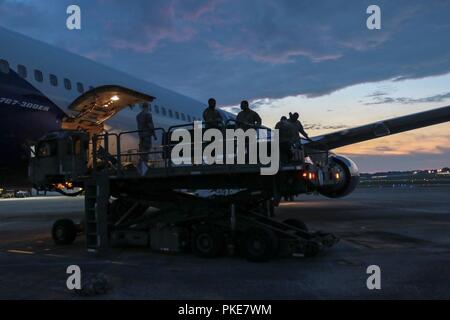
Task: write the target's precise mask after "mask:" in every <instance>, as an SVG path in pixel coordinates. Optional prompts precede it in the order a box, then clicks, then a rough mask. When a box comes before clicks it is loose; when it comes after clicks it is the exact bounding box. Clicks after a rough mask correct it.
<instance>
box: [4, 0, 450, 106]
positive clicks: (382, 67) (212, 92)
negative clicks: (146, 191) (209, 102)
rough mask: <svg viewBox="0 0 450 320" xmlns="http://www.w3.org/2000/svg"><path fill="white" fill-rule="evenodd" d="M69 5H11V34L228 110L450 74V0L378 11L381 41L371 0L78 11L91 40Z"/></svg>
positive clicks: (147, 4) (165, 4)
mask: <svg viewBox="0 0 450 320" xmlns="http://www.w3.org/2000/svg"><path fill="white" fill-rule="evenodd" d="M70 4H72V1H69V0H60V1H26V0H21V1H13V0H0V16H1V17H2V20H1V22H0V23H1V24H2V25H4V26H6V27H7V28H10V29H13V30H16V31H18V32H22V33H25V34H28V35H30V36H32V37H35V38H37V39H40V40H43V41H46V42H49V43H52V44H55V45H57V46H60V47H63V48H66V49H68V50H70V51H73V52H75V53H79V54H82V55H85V56H87V57H90V58H93V59H96V60H98V61H101V62H102V63H105V64H107V65H111V66H113V67H115V68H118V69H122V70H124V71H126V72H128V73H132V74H134V75H136V76H138V77H141V78H144V79H147V80H150V81H153V82H155V83H157V84H160V85H162V86H166V87H168V88H171V89H174V90H177V91H180V92H182V93H185V94H187V95H190V96H193V97H196V98H199V99H201V100H206V99H207V98H209V97H210V96H215V97H217V99H218V101H219V104H221V105H222V104H224V105H233V104H237V103H239V101H240V100H241V99H244V98H245V99H248V100H257V99H261V98H267V97H269V98H279V97H285V96H290V95H299V94H304V95H307V96H320V95H324V94H328V93H330V92H333V91H335V90H338V89H340V88H344V87H347V86H350V85H354V84H359V83H365V82H375V81H380V80H386V79H396V80H397V81H400V80H403V79H410V78H422V77H426V76H431V75H439V74H445V73H448V72H450V42H449V41H448V35H449V34H450V19H448V17H449V15H450V1H439V0H436V1H420V0H410V1H388V0H379V1H377V4H378V5H379V6H380V7H381V10H382V29H381V30H375V31H371V30H368V29H367V28H366V18H367V14H366V8H367V7H368V6H369V5H370V4H372V1H368V0H351V1H349V0H330V1H312V0H303V1H297V0H295V1H294V0H247V1H238V0H203V1H202V0H152V1H144V0H134V1H121V0H120V1H119V0H96V1H94V0H89V1H88V0H79V1H77V4H79V5H80V6H81V9H82V27H83V29H82V30H81V31H80V32H70V31H68V30H67V29H66V28H65V19H66V14H65V9H66V7H67V6H68V5H70ZM380 93H382V92H380ZM382 97H383V98H389V97H387V96H383V95H379V96H378V98H382ZM373 98H376V97H373ZM380 101H381V100H380ZM374 102H377V101H374Z"/></svg>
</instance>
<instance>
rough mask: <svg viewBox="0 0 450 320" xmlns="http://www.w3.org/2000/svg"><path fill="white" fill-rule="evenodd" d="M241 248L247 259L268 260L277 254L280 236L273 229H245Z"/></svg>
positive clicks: (253, 260) (255, 260) (254, 260)
mask: <svg viewBox="0 0 450 320" xmlns="http://www.w3.org/2000/svg"><path fill="white" fill-rule="evenodd" d="M239 248H240V251H241V252H242V254H243V255H244V256H245V257H246V258H247V260H249V261H252V262H266V261H269V260H270V259H271V258H273V257H274V256H275V254H276V252H277V249H278V238H277V236H276V235H275V233H274V232H273V231H272V230H269V229H263V228H250V229H247V230H246V231H245V233H244V235H243V238H242V240H241V243H240V245H239Z"/></svg>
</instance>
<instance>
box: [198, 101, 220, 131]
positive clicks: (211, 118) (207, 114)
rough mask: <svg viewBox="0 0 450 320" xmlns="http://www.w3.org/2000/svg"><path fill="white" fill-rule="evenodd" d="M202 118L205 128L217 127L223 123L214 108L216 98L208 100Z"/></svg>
mask: <svg viewBox="0 0 450 320" xmlns="http://www.w3.org/2000/svg"><path fill="white" fill-rule="evenodd" d="M203 120H204V121H205V128H206V129H210V128H219V127H220V126H221V125H222V124H223V118H222V116H221V115H220V112H219V111H217V109H216V100H215V99H214V98H211V99H209V100H208V107H207V108H206V109H205V111H203Z"/></svg>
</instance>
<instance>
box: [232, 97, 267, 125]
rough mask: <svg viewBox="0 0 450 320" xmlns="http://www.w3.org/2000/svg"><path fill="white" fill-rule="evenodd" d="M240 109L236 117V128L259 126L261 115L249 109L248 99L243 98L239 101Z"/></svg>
mask: <svg viewBox="0 0 450 320" xmlns="http://www.w3.org/2000/svg"><path fill="white" fill-rule="evenodd" d="M241 110H242V111H241V112H239V113H238V115H237V117H236V128H239V129H243V130H247V129H249V128H254V127H255V126H256V127H259V126H261V122H262V120H261V117H260V116H259V114H258V113H256V112H255V111H253V110H251V109H250V107H249V104H248V101H246V100H244V101H242V102H241Z"/></svg>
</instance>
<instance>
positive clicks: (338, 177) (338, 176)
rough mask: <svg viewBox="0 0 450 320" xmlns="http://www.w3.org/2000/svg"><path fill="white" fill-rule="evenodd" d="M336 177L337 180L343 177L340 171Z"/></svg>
mask: <svg viewBox="0 0 450 320" xmlns="http://www.w3.org/2000/svg"><path fill="white" fill-rule="evenodd" d="M335 177H336V180H339V179H340V178H341V175H340V174H339V172H336V175H335Z"/></svg>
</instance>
